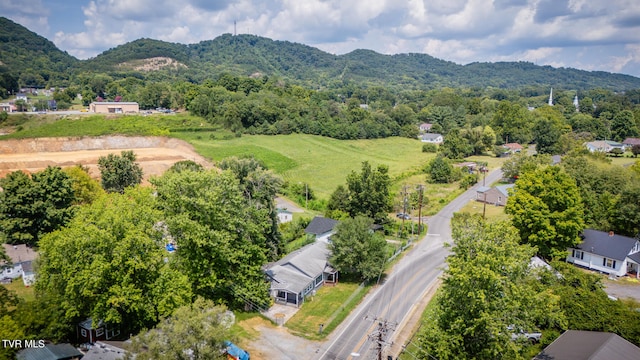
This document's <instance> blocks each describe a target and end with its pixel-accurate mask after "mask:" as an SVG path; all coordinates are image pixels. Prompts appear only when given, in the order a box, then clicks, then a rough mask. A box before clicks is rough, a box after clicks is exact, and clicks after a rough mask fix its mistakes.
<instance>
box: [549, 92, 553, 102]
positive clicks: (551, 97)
mask: <svg viewBox="0 0 640 360" xmlns="http://www.w3.org/2000/svg"><path fill="white" fill-rule="evenodd" d="M549 106H553V88H551V91H550V92H549Z"/></svg>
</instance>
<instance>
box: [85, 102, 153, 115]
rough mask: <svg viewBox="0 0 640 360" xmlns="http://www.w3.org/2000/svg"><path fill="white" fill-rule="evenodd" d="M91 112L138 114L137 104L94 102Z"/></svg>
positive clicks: (90, 108) (138, 107) (91, 105)
mask: <svg viewBox="0 0 640 360" xmlns="http://www.w3.org/2000/svg"><path fill="white" fill-rule="evenodd" d="M89 111H90V112H93V113H96V114H131V113H138V112H139V111H140V106H139V105H138V103H137V102H92V103H91V104H89Z"/></svg>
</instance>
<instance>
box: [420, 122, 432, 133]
mask: <svg viewBox="0 0 640 360" xmlns="http://www.w3.org/2000/svg"><path fill="white" fill-rule="evenodd" d="M431 127H433V124H429V123H422V124H420V126H419V128H418V129H419V130H420V131H421V132H429V131H431Z"/></svg>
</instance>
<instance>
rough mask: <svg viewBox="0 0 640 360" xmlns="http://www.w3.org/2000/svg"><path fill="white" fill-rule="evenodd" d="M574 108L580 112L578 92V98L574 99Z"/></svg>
mask: <svg viewBox="0 0 640 360" xmlns="http://www.w3.org/2000/svg"><path fill="white" fill-rule="evenodd" d="M573 106H575V107H576V111H578V112H580V103H579V102H578V93H577V92H576V97H574V98H573Z"/></svg>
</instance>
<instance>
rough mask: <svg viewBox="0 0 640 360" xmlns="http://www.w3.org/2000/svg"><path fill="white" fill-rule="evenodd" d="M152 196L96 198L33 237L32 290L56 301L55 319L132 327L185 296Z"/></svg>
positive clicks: (151, 320) (131, 193) (134, 192)
mask: <svg viewBox="0 0 640 360" xmlns="http://www.w3.org/2000/svg"><path fill="white" fill-rule="evenodd" d="M155 201H156V198H155V197H154V196H153V195H152V189H150V188H136V189H129V190H127V191H125V194H118V193H113V194H109V195H105V196H102V197H101V198H99V199H97V200H95V201H94V202H93V203H92V204H91V205H88V206H85V207H82V208H81V209H80V211H79V212H78V214H77V215H76V216H75V217H74V219H73V220H72V221H71V222H70V223H69V224H68V226H67V227H65V228H62V229H60V230H58V231H55V232H53V233H51V234H48V235H47V236H45V237H44V238H43V239H42V240H41V242H40V262H39V263H40V269H39V270H38V281H37V282H36V293H37V294H40V296H50V297H52V298H53V299H55V300H56V301H57V304H58V306H59V307H60V308H61V309H62V318H61V319H57V321H58V322H59V323H61V324H73V323H76V322H77V321H79V320H84V319H86V318H87V317H92V318H93V320H94V321H100V320H102V321H104V322H105V323H108V324H119V325H120V326H121V328H122V331H125V332H137V331H139V330H140V329H142V328H144V327H150V326H153V325H155V324H156V322H157V321H158V320H159V319H160V318H161V317H164V316H168V315H170V314H171V313H172V312H173V311H174V310H175V309H176V308H178V307H180V306H182V305H184V304H188V303H190V302H191V299H192V293H191V287H190V284H189V282H188V280H187V276H186V275H183V274H182V273H180V272H178V271H176V270H175V269H174V267H173V259H172V258H171V256H170V254H168V253H167V252H166V250H165V248H164V245H165V242H166V241H167V240H165V239H164V237H165V233H164V232H163V231H162V228H161V227H160V226H159V225H158V224H160V220H161V213H160V212H159V211H158V210H156V209H155V206H156V204H155Z"/></svg>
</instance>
